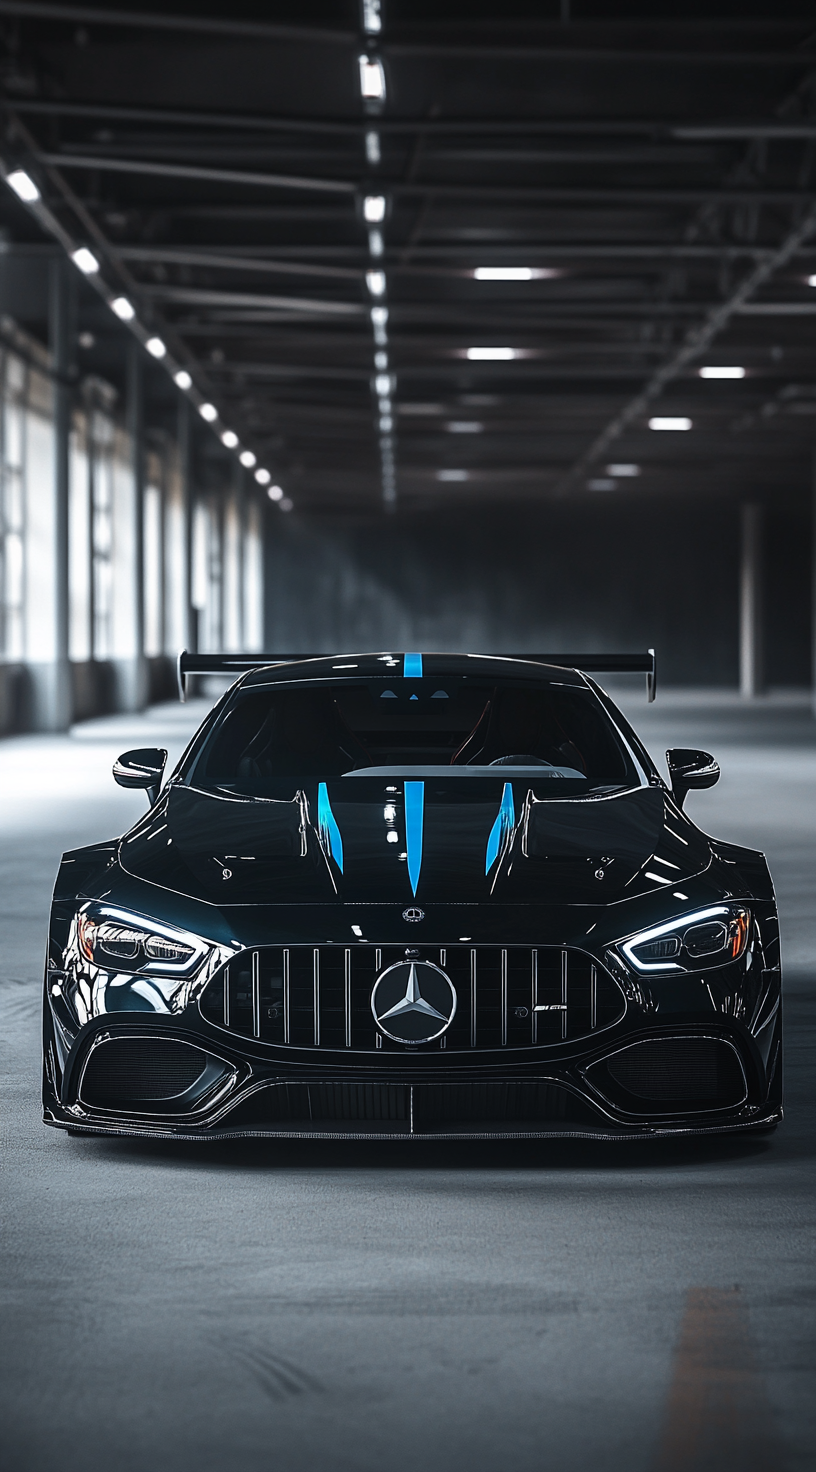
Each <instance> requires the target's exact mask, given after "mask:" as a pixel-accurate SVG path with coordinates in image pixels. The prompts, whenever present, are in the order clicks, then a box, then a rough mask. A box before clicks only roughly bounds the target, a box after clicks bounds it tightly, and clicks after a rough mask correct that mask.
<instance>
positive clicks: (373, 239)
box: [368, 230, 385, 256]
mask: <svg viewBox="0 0 816 1472" xmlns="http://www.w3.org/2000/svg"><path fill="white" fill-rule="evenodd" d="M384 249H385V246H384V245H383V238H382V231H381V230H369V232H368V252H369V255H372V256H381V255H382V253H383V251H384Z"/></svg>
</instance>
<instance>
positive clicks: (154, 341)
mask: <svg viewBox="0 0 816 1472" xmlns="http://www.w3.org/2000/svg"><path fill="white" fill-rule="evenodd" d="M145 347H146V348H147V351H148V352H149V354H150V356H151V358H163V357H165V355H166V353H167V348H166V347H165V345H164V343H163V342H162V340H161V338H160V337H149V338H148V339H147V342H146V343H145Z"/></svg>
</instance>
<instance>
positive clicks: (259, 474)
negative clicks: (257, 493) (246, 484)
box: [255, 467, 272, 486]
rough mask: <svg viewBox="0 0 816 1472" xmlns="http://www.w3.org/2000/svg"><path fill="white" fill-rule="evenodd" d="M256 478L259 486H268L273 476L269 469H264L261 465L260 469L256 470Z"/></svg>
mask: <svg viewBox="0 0 816 1472" xmlns="http://www.w3.org/2000/svg"><path fill="white" fill-rule="evenodd" d="M255 479H256V481H257V482H258V485H259V486H268V485H269V482H270V481H271V479H272V477H271V475H270V474H269V471H268V470H264V469H263V467H261V469H260V470H256V471H255Z"/></svg>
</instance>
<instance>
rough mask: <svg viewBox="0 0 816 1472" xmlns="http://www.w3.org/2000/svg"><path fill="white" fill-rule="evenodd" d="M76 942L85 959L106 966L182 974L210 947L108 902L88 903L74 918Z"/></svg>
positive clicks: (197, 939) (145, 973)
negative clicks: (103, 903) (103, 904)
mask: <svg viewBox="0 0 816 1472" xmlns="http://www.w3.org/2000/svg"><path fill="white" fill-rule="evenodd" d="M76 943H77V947H78V949H79V951H80V953H81V954H82V956H84V958H85V960H86V961H90V962H91V964H92V965H93V966H102V967H105V968H106V969H107V970H115V971H118V972H122V971H138V972H139V973H140V974H141V975H148V976H149V975H152V974H154V973H160V974H162V975H167V974H168V972H169V973H171V974H172V975H178V976H186V975H188V974H189V973H190V972H191V971H195V970H196V968H197V966H198V965H199V964H200V963H201V961H203V959H204V957H205V956H206V954H207V952H208V950H209V949H210V947H209V946H208V945H207V943H206V941H203V940H201V939H200V938H199V937H198V936H196V935H191V934H190V933H189V932H188V931H183V930H177V929H176V928H175V926H172V925H164V924H162V923H161V922H160V921H156V920H146V919H145V918H144V917H143V916H139V915H131V914H129V913H128V912H127V911H126V910H118V909H115V908H113V907H112V906H107V905H106V906H102V905H89V906H86V908H85V909H83V910H80V912H79V914H78V915H77V919H76Z"/></svg>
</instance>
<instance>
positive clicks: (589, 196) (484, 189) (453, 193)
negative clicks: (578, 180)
mask: <svg viewBox="0 0 816 1472" xmlns="http://www.w3.org/2000/svg"><path fill="white" fill-rule="evenodd" d="M39 156H40V158H41V159H42V160H43V162H44V163H48V164H53V165H55V166H56V167H59V168H61V169H99V170H104V171H106V172H108V173H113V174H145V175H153V176H154V177H157V178H167V179H200V180H203V181H205V182H209V183H220V184H245V185H252V186H254V187H257V188H265V189H270V188H271V189H306V190H313V191H317V192H322V193H327V194H345V195H348V194H355V193H357V192H358V190H359V189H360V188H361V184H360V182H359V181H354V180H349V179H309V178H304V177H302V176H299V175H297V174H258V173H250V172H247V171H244V170H240V169H209V168H204V167H202V166H199V165H197V164H164V163H154V162H153V161H152V160H150V159H119V158H110V157H105V156H104V155H102V154H70V153H46V152H41V153H40V155H39ZM578 161H580V160H578ZM376 187H377V189H378V190H379V191H381V192H382V193H385V194H391V195H417V194H420V195H425V196H427V197H429V198H432V199H433V198H438V199H443V200H449V199H463V200H468V199H472V200H476V201H479V202H482V201H484V200H486V199H500V200H501V199H530V200H541V201H542V202H544V203H548V202H554V201H561V202H563V203H564V204H581V205H584V204H613V205H618V204H696V203H716V204H741V203H752V204H756V203H765V204H801V203H806V202H809V201H810V200H811V199H812V198H813V194H812V191H810V190H805V189H766V188H742V189H741V188H731V187H728V186H726V187H724V188H721V187H717V186H714V187H711V188H707V187H705V186H701V187H697V188H669V189H662V188H651V187H649V186H646V187H642V188H637V189H629V188H619V189H598V188H595V187H593V186H589V185H587V186H586V187H582V186H578V187H575V186H573V185H543V186H537V185H527V184H509V185H508V184H478V185H476V184H474V185H470V184H430V183H422V182H421V181H419V180H402V179H393V180H389V179H377V181H376Z"/></svg>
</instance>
